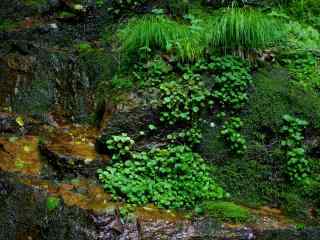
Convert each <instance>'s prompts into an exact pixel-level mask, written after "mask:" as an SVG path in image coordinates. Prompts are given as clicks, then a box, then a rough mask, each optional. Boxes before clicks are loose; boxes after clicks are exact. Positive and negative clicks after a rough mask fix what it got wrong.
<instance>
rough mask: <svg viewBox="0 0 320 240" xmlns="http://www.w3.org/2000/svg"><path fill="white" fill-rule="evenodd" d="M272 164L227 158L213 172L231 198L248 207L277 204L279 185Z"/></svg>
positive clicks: (278, 200)
mask: <svg viewBox="0 0 320 240" xmlns="http://www.w3.org/2000/svg"><path fill="white" fill-rule="evenodd" d="M276 174H277V173H274V169H273V167H272V166H269V165H265V164H260V163H258V162H257V161H255V160H239V159H228V161H226V162H225V164H224V165H219V166H218V169H217V171H216V173H215V176H216V178H217V182H218V183H219V184H221V185H222V186H223V188H224V189H225V190H226V192H228V193H230V195H231V199H233V200H236V201H237V202H241V203H243V204H245V205H247V206H250V207H261V206H263V205H266V204H270V203H272V204H277V205H278V204H279V202H280V192H281V191H280V186H279V184H278V183H277V182H276V179H274V178H275V176H274V175H276Z"/></svg>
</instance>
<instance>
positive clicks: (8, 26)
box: [0, 19, 19, 31]
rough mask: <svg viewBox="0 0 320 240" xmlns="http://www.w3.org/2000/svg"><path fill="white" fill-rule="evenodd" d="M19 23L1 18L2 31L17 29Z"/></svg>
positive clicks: (0, 27)
mask: <svg viewBox="0 0 320 240" xmlns="http://www.w3.org/2000/svg"><path fill="white" fill-rule="evenodd" d="M18 25H19V23H18V22H14V21H12V20H7V19H4V20H1V19H0V31H9V30H12V29H15V28H16V27H17V26H18Z"/></svg>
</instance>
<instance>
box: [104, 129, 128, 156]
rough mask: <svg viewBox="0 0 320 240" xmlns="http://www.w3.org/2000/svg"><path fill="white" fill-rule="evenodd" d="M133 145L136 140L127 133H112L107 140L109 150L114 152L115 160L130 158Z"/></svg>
mask: <svg viewBox="0 0 320 240" xmlns="http://www.w3.org/2000/svg"><path fill="white" fill-rule="evenodd" d="M133 145H134V140H132V139H131V138H130V137H129V136H128V135H127V134H126V133H122V134H121V135H112V136H111V137H110V138H109V139H107V141H106V146H107V150H108V151H109V152H110V153H111V154H112V159H114V160H119V159H124V158H130V157H131V151H132V148H133Z"/></svg>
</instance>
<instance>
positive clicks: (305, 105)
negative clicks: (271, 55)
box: [244, 69, 320, 132]
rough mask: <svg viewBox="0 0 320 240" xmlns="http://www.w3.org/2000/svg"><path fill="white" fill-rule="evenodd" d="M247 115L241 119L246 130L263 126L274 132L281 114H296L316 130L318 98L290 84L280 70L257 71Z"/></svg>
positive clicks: (309, 91)
mask: <svg viewBox="0 0 320 240" xmlns="http://www.w3.org/2000/svg"><path fill="white" fill-rule="evenodd" d="M254 85H255V89H254V92H253V93H252V94H251V97H250V101H249V106H248V109H249V111H248V114H247V115H246V116H245V117H244V120H245V122H246V123H247V126H248V127H249V128H250V131H252V130H254V129H259V128H263V127H267V128H270V129H271V130H272V131H274V132H276V131H278V130H279V129H280V128H279V126H280V125H281V123H282V116H283V115H285V114H291V115H293V116H294V115H297V116H299V117H300V118H301V119H305V120H307V121H309V122H310V123H311V124H312V125H313V126H315V127H319V123H320V112H319V111H317V110H316V109H319V108H320V97H319V96H318V95H317V94H316V93H315V92H314V91H312V90H308V91H305V90H304V89H302V87H300V86H297V85H294V84H292V83H291V82H290V79H289V77H288V73H287V71H286V70H284V69H273V70H272V71H267V70H265V71H261V72H258V73H257V74H256V76H255V79H254Z"/></svg>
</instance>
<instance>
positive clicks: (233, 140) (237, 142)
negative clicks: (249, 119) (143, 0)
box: [221, 117, 247, 155]
mask: <svg viewBox="0 0 320 240" xmlns="http://www.w3.org/2000/svg"><path fill="white" fill-rule="evenodd" d="M242 126H243V123H242V121H241V119H240V118H239V117H232V118H230V119H229V120H228V121H226V122H225V123H224V125H223V126H222V130H221V135H222V136H223V137H224V139H225V141H226V143H227V144H228V146H230V148H231V151H232V152H233V153H235V154H236V155H243V154H244V153H245V151H246V150H247V146H246V140H245V138H244V137H243V136H242V135H241V134H240V133H239V130H240V129H241V127H242Z"/></svg>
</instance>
